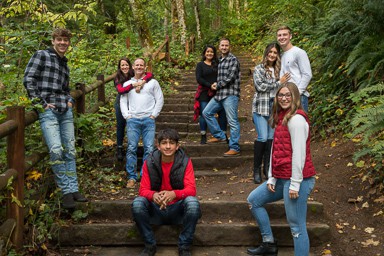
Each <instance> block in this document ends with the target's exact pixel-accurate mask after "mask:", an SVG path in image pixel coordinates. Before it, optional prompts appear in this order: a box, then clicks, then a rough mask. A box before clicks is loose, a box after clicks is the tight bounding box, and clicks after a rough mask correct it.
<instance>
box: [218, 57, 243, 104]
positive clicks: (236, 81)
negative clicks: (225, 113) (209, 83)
mask: <svg viewBox="0 0 384 256" xmlns="http://www.w3.org/2000/svg"><path fill="white" fill-rule="evenodd" d="M231 95H235V96H237V97H240V62H239V61H238V60H237V58H236V56H235V55H233V54H232V53H229V54H228V56H226V57H224V58H222V57H220V59H219V67H218V75H217V92H216V95H215V99H216V100H218V101H220V100H223V99H225V98H226V97H228V96H231Z"/></svg>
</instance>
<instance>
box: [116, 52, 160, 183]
mask: <svg viewBox="0 0 384 256" xmlns="http://www.w3.org/2000/svg"><path fill="white" fill-rule="evenodd" d="M145 69H146V65H145V60H144V59H142V58H137V59H136V60H135V62H134V63H133V70H134V72H135V76H134V77H132V79H131V80H129V81H127V82H125V83H124V86H128V85H129V84H132V85H133V87H134V88H135V90H131V91H130V92H129V93H127V94H124V95H122V96H121V98H120V109H121V113H122V115H123V117H124V118H125V119H126V120H127V138H128V147H127V162H126V170H127V172H128V184H127V187H128V188H133V187H134V186H135V183H136V182H137V180H138V175H137V146H138V143H139V140H140V137H141V136H142V138H143V146H144V155H143V163H144V161H145V160H146V159H147V156H148V155H149V154H150V153H151V152H152V151H153V149H154V143H155V131H156V125H155V119H156V117H157V116H158V115H159V114H160V111H161V109H162V107H163V105H164V97H163V92H162V91H161V87H160V85H159V82H158V81H156V80H155V79H151V80H150V81H149V82H147V83H145V84H144V85H142V86H141V85H140V84H141V83H139V82H140V81H141V80H142V79H143V77H144V76H145Z"/></svg>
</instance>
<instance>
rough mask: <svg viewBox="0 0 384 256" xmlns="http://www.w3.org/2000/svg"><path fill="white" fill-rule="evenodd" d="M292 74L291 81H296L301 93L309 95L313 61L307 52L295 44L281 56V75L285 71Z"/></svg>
mask: <svg viewBox="0 0 384 256" xmlns="http://www.w3.org/2000/svg"><path fill="white" fill-rule="evenodd" d="M287 72H288V73H290V74H291V79H290V80H289V82H292V83H295V84H296V85H297V88H298V89H299V91H300V94H304V95H305V96H307V97H308V96H309V93H308V91H307V86H308V84H309V82H310V81H311V79H312V70H311V63H310V62H309V58H308V55H307V53H306V52H305V51H304V50H303V49H300V48H299V47H296V46H293V47H292V48H291V49H289V50H288V51H286V52H284V53H283V55H282V56H281V70H280V77H282V76H283V75H284V74H285V73H287Z"/></svg>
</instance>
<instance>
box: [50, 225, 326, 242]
mask: <svg viewBox="0 0 384 256" xmlns="http://www.w3.org/2000/svg"><path fill="white" fill-rule="evenodd" d="M271 226H272V229H273V232H274V236H275V238H276V239H277V240H278V241H279V245H281V246H293V239H292V234H291V230H290V228H289V226H288V224H286V223H285V222H284V223H279V222H271ZM56 228H57V232H52V240H53V242H57V243H59V244H60V246H83V245H93V246H121V245H142V244H143V241H142V238H141V236H140V234H139V232H138V230H137V229H136V226H135V224H134V223H100V224H95V223H92V224H79V225H68V226H62V227H58V226H56ZM56 228H55V229H56ZM307 229H308V235H309V238H310V243H311V246H317V245H321V244H322V243H324V242H326V241H328V237H329V235H330V229H329V226H328V225H326V224H321V223H314V222H311V223H309V224H308V225H307ZM154 232H155V236H156V240H157V244H158V245H176V244H177V240H178V239H177V238H178V236H179V232H180V227H179V226H175V225H172V226H156V227H155V228H154ZM258 234H260V230H259V228H258V227H257V226H256V225H255V224H254V222H252V223H219V222H218V223H215V224H206V223H199V224H198V225H197V227H196V231H195V237H194V245H196V246H251V245H254V244H255V243H256V244H257V243H260V242H261V241H260V237H257V236H258Z"/></svg>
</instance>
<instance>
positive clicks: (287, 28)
mask: <svg viewBox="0 0 384 256" xmlns="http://www.w3.org/2000/svg"><path fill="white" fill-rule="evenodd" d="M280 30H288V31H289V34H292V29H291V28H290V27H288V26H286V25H284V26H281V27H279V28H278V29H277V31H276V33H277V32H279V31H280Z"/></svg>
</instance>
